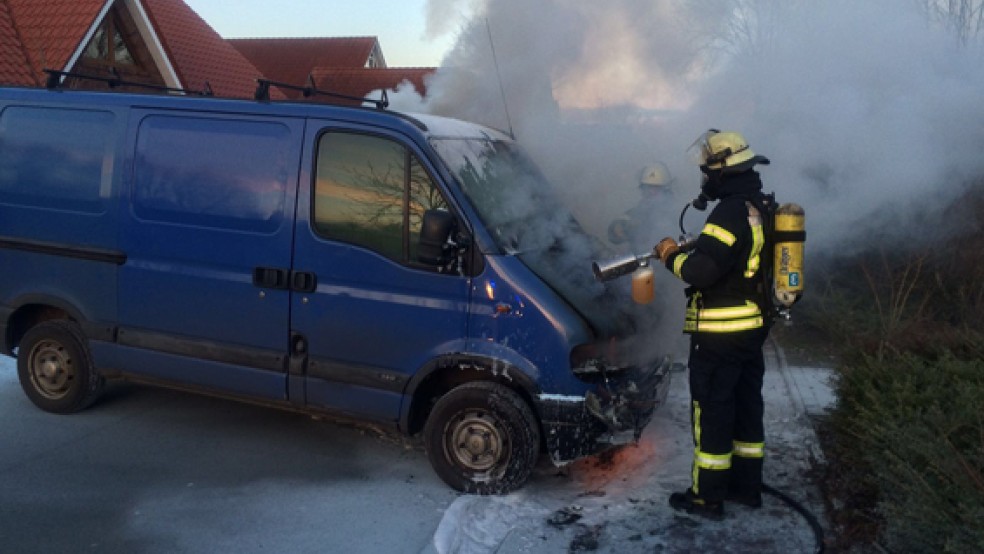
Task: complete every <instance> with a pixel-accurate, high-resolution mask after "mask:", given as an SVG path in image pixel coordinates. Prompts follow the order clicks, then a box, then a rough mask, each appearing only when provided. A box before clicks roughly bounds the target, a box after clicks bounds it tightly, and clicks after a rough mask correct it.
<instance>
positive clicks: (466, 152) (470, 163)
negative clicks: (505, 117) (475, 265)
mask: <svg viewBox="0 0 984 554" xmlns="http://www.w3.org/2000/svg"><path fill="white" fill-rule="evenodd" d="M431 142H432V144H433V145H434V147H435V148H436V149H437V151H438V153H439V154H440V155H441V158H442V159H443V160H444V163H445V164H446V165H447V167H448V169H450V170H451V172H452V173H454V176H455V177H456V178H457V179H458V182H459V183H460V184H461V188H462V190H463V191H464V193H465V195H466V196H467V197H468V200H469V202H470V203H471V205H472V207H474V208H475V210H476V211H477V212H478V215H479V217H481V219H482V223H484V224H485V226H486V228H487V229H488V230H489V232H490V233H491V234H492V238H493V240H495V241H496V245H497V246H498V247H499V249H500V250H501V251H503V252H505V253H508V254H520V253H523V252H531V251H538V250H544V249H548V248H551V247H552V246H553V245H554V243H555V242H556V241H557V240H558V238H561V237H565V236H567V235H569V234H570V233H571V232H575V233H583V231H582V230H581V229H580V225H579V224H578V223H577V220H576V219H574V216H573V215H572V214H571V213H570V211H569V210H568V209H567V208H566V207H565V206H564V205H563V204H562V203H561V202H560V201H559V200H558V199H557V198H556V197H555V194H554V192H553V190H552V188H551V185H550V183H548V182H547V180H546V179H545V178H544V177H543V175H542V174H541V173H540V171H539V170H538V169H537V168H536V166H534V165H533V163H532V162H531V161H530V160H529V159H528V158H527V157H526V155H525V154H524V153H523V152H522V151H521V150H520V149H519V148H518V147H517V146H516V144H515V143H511V142H506V141H501V140H499V141H497V140H485V139H458V138H455V139H434V140H432V141H431Z"/></svg>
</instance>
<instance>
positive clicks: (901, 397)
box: [831, 355, 984, 552]
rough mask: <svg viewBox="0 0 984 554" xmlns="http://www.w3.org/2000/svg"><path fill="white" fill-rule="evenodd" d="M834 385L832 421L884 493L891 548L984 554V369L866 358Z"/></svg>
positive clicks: (881, 507) (878, 509)
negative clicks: (835, 400) (836, 400)
mask: <svg viewBox="0 0 984 554" xmlns="http://www.w3.org/2000/svg"><path fill="white" fill-rule="evenodd" d="M836 386H837V392H838V396H839V403H838V406H837V408H836V409H835V411H834V413H833V414H832V417H831V422H832V423H834V424H835V427H836V428H837V429H838V433H837V434H838V435H839V440H841V441H844V440H847V441H851V442H853V443H854V444H853V445H851V446H850V450H851V451H853V452H854V453H855V454H856V458H857V460H858V461H860V462H861V463H862V464H863V466H864V468H866V469H867V473H868V475H869V476H870V477H869V479H868V482H867V483H861V484H860V485H861V486H862V487H865V486H866V485H867V486H870V485H874V486H875V488H876V489H877V492H875V495H874V496H875V497H874V498H873V500H874V508H875V513H877V514H878V515H879V516H880V520H881V533H880V535H881V540H882V541H883V542H884V543H885V544H886V546H888V547H889V548H890V549H892V550H898V551H906V552H981V551H984V525H982V522H984V362H982V361H981V360H975V361H961V360H957V359H954V358H945V359H941V360H938V361H927V360H924V359H921V358H918V357H915V356H912V355H898V356H892V357H885V358H882V359H876V358H874V357H868V358H865V359H862V360H860V361H859V362H857V363H854V364H851V365H847V366H845V367H843V368H842V371H841V373H840V376H839V378H838V380H837V385H836Z"/></svg>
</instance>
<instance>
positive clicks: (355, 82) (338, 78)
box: [311, 67, 436, 104]
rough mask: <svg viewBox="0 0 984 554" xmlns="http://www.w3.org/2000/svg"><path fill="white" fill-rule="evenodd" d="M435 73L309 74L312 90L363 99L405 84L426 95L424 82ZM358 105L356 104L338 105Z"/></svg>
mask: <svg viewBox="0 0 984 554" xmlns="http://www.w3.org/2000/svg"><path fill="white" fill-rule="evenodd" d="M435 71H436V70H435V69H434V68H432V67H390V68H385V69H383V68H359V69H351V68H325V67H319V68H315V69H314V71H312V72H311V73H312V75H313V77H314V82H315V86H316V87H317V88H319V89H321V90H325V91H330V92H334V93H338V94H344V95H346V96H355V97H358V98H365V97H366V96H367V95H369V93H370V92H373V91H376V90H383V89H385V90H393V89H395V88H396V87H397V86H398V85H399V84H400V83H402V82H404V81H409V82H410V84H412V85H413V88H414V89H416V91H417V92H418V93H419V94H420V95H421V96H423V95H425V94H426V93H427V85H426V82H425V81H426V78H427V76H428V75H430V74H432V73H434V72H435ZM342 103H348V104H360V103H359V102H342Z"/></svg>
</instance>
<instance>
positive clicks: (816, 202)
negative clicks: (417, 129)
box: [394, 0, 984, 248]
mask: <svg viewBox="0 0 984 554" xmlns="http://www.w3.org/2000/svg"><path fill="white" fill-rule="evenodd" d="M916 5H917V2H909V3H900V2H897V1H892V0H870V1H867V2H853V1H850V0H828V1H825V2H812V1H802V0H782V1H778V0H709V1H686V0H662V1H659V0H657V1H653V0H610V1H607V2H592V1H589V0H492V1H490V2H487V3H485V4H484V5H483V4H482V3H479V2H475V1H472V0H432V1H431V3H430V15H431V18H430V21H432V22H435V23H433V24H434V25H435V26H436V25H437V23H436V22H439V21H443V20H445V19H446V17H445V16H443V15H442V14H446V13H448V12H449V10H450V11H451V12H453V13H461V11H462V10H464V9H465V8H467V9H469V10H470V11H471V12H474V17H473V19H472V20H471V21H470V22H469V23H468V24H467V25H465V26H464V27H463V28H462V30H461V33H460V35H459V40H458V43H457V46H456V48H455V49H454V51H453V52H452V53H451V54H450V55H449V56H448V57H447V59H446V60H445V64H444V67H442V68H441V69H440V70H439V71H438V73H437V74H436V75H435V76H434V77H433V79H432V80H431V81H430V83H429V88H428V97H427V99H425V100H424V101H422V102H419V103H417V104H416V105H413V107H414V108H415V109H422V110H424V111H428V112H431V113H437V114H442V115H450V116H454V117H459V118H462V119H468V120H472V121H477V122H481V123H485V124H489V125H491V126H494V127H498V128H502V129H507V128H508V127H510V126H511V127H512V129H513V131H514V133H515V135H516V137H517V139H519V141H520V142H521V143H522V144H523V145H524V146H525V148H526V149H527V150H528V151H530V152H531V154H532V155H533V157H534V159H535V160H536V161H537V162H538V164H539V165H541V167H542V168H543V169H544V170H545V172H546V173H547V175H548V176H549V177H550V178H551V180H553V181H554V182H555V183H557V185H558V187H559V188H560V189H561V190H562V191H565V190H566V191H568V192H570V195H571V196H572V197H573V198H574V199H575V200H577V199H581V200H582V202H581V203H580V207H581V209H580V211H581V214H579V215H581V216H583V218H584V219H585V223H586V224H587V225H588V226H589V227H591V228H593V229H595V230H600V229H602V228H603V226H604V223H605V221H606V220H607V219H609V218H610V217H613V216H614V215H616V214H618V213H619V212H620V211H621V210H624V209H626V208H628V207H630V206H631V205H632V203H633V202H634V201H635V197H634V194H635V192H636V191H635V189H634V184H635V181H634V180H635V178H636V176H637V174H638V171H639V169H640V168H641V167H642V166H643V165H645V164H647V163H651V162H652V161H654V160H663V161H665V162H666V163H667V164H668V165H669V166H670V168H671V170H673V172H674V173H675V174H676V175H677V176H678V177H679V180H678V185H679V187H680V190H678V192H679V194H678V197H679V200H680V206H682V202H683V201H685V200H686V199H688V198H690V197H692V196H693V195H694V194H695V193H696V189H697V183H698V175H697V170H696V168H695V167H694V166H693V165H692V164H691V163H690V160H688V159H687V157H686V154H685V150H686V148H687V146H688V145H689V144H690V143H691V142H692V141H693V139H694V138H695V137H696V136H697V135H698V134H700V133H701V132H703V131H704V130H706V129H708V128H710V127H715V128H721V129H728V130H737V131H740V132H742V133H743V134H744V135H745V136H746V138H747V139H748V140H749V142H750V144H751V146H752V148H753V149H754V150H755V151H756V152H757V153H761V154H764V155H766V156H768V157H769V158H771V159H772V161H773V164H772V165H771V166H768V167H766V168H761V173H762V175H763V179H764V181H765V183H766V189H767V190H775V191H776V192H777V194H778V197H779V199H780V200H781V201H796V202H798V203H800V204H803V205H804V206H805V207H806V208H807V214H808V215H807V217H808V228H809V231H810V240H809V242H810V247H811V248H826V247H828V246H830V247H833V246H835V245H844V244H845V243H846V242H847V241H851V240H852V238H851V237H853V236H855V235H856V234H857V231H858V230H859V229H861V230H863V229H865V228H867V225H866V224H868V223H871V222H873V221H874V222H878V223H880V224H882V223H883V224H890V222H892V221H893V220H895V221H896V224H903V223H904V221H905V220H906V219H907V217H906V214H907V213H908V212H907V210H910V209H920V210H925V209H927V208H928V206H929V205H933V206H939V205H942V204H944V203H945V202H946V201H948V200H952V199H953V198H954V197H955V196H956V195H957V194H959V192H960V191H961V185H962V184H963V183H965V182H966V181H967V179H969V178H973V177H976V176H978V175H980V174H981V170H982V169H984V168H982V166H984V163H982V161H981V160H984V157H981V156H979V155H977V154H976V152H974V149H976V147H977V145H978V144H980V143H981V141H980V139H981V138H982V134H984V126H982V125H981V121H980V120H981V119H982V110H981V109H980V108H979V107H978V106H979V100H978V99H979V95H980V91H981V90H982V85H984V65H982V63H981V62H982V61H984V59H982V56H981V50H980V48H979V45H976V44H971V45H969V46H968V45H964V46H961V45H960V44H959V43H958V41H957V40H956V38H955V36H954V35H953V34H952V33H951V32H948V31H946V30H945V29H942V28H940V27H938V26H935V27H934V26H932V25H930V23H929V21H928V20H927V18H926V17H925V14H924V13H923V12H922V11H920V10H919V9H917V8H916ZM490 34H491V38H492V41H491V44H493V45H494V48H495V58H496V60H497V61H498V67H499V70H498V75H497V72H496V63H495V62H496V60H494V59H493V49H492V48H491V47H490V40H489V38H490V37H489V35H490ZM499 76H501V87H502V92H500V81H499V78H498V77H499ZM503 93H504V94H503ZM503 96H504V99H503ZM401 102H404V100H401V99H399V96H398V99H396V100H395V101H394V103H395V105H397V106H401V105H406V104H401ZM411 104H412V102H411ZM505 106H508V118H507V116H506V111H505ZM589 110H590V111H589ZM601 199H603V200H607V201H608V202H607V203H606V204H605V205H599V203H598V202H599V200H601ZM586 204H590V205H589V206H587V205H586ZM680 206H677V207H675V208H674V210H673V212H674V214H672V215H674V216H675V213H678V211H679V207H680ZM577 207H578V203H577V202H575V210H576V211H577ZM661 215H664V217H663V218H661V219H660V221H659V223H658V225H660V226H662V227H665V234H667V235H675V234H676V233H677V229H676V225H675V223H676V222H675V219H676V218H675V217H671V214H661ZM688 221H689V219H688ZM694 221H695V222H696V223H694V225H699V222H700V218H695V219H694Z"/></svg>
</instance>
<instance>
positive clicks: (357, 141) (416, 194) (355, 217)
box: [313, 133, 447, 263]
mask: <svg viewBox="0 0 984 554" xmlns="http://www.w3.org/2000/svg"><path fill="white" fill-rule="evenodd" d="M429 209H445V210H446V209H447V202H446V201H445V200H444V198H443V196H442V195H441V193H440V191H439V190H438V189H437V187H436V186H435V184H434V181H433V180H432V179H431V178H430V175H429V174H428V173H427V171H426V170H425V169H424V167H423V165H421V163H420V162H419V161H418V160H417V158H416V156H414V155H413V154H412V153H411V152H410V151H409V150H408V149H407V148H405V147H404V146H402V145H401V144H399V143H397V142H395V141H392V140H389V139H385V138H381V137H376V136H371V135H361V134H349V133H326V134H325V135H324V136H322V138H321V141H320V143H319V146H318V167H317V181H316V183H315V194H314V214H313V216H314V227H315V230H316V232H317V233H318V234H319V235H321V236H323V237H325V238H329V239H332V240H339V241H344V242H349V243H352V244H356V245H359V246H363V247H365V248H369V249H371V250H374V251H376V252H379V253H380V254H382V255H384V256H386V257H388V258H391V259H393V260H395V261H399V262H403V263H408V262H413V261H414V260H415V259H416V258H415V253H416V250H417V242H418V240H419V237H420V228H421V222H422V220H423V214H424V212H425V211H427V210H429Z"/></svg>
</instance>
